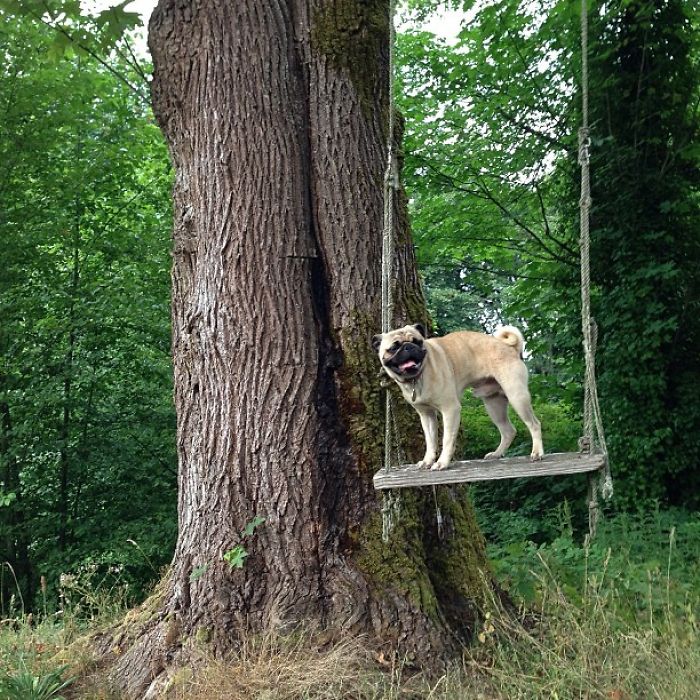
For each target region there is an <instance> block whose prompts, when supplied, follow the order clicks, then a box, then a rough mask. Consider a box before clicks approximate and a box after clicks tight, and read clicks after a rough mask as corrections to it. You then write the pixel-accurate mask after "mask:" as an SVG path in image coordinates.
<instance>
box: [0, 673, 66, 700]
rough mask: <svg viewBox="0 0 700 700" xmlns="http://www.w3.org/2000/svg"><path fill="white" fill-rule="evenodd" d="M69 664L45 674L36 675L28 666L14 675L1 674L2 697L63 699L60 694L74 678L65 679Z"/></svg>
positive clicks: (19, 699)
mask: <svg viewBox="0 0 700 700" xmlns="http://www.w3.org/2000/svg"><path fill="white" fill-rule="evenodd" d="M67 668H68V666H61V667H60V668H56V669H54V670H53V671H49V672H48V673H45V674H43V675H39V676H35V675H34V674H33V673H32V672H31V671H29V670H27V669H26V668H25V669H24V670H22V671H19V672H18V673H15V674H13V675H9V674H2V675H0V697H2V698H3V700H63V696H62V695H59V693H60V692H61V691H62V690H65V689H66V688H67V687H68V686H69V685H71V683H73V681H74V680H75V679H74V678H67V679H65V680H64V679H63V673H64V672H65V670H66V669H67Z"/></svg>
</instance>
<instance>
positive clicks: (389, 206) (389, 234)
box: [382, 0, 402, 543]
mask: <svg viewBox="0 0 700 700" xmlns="http://www.w3.org/2000/svg"><path fill="white" fill-rule="evenodd" d="M395 12H396V0H390V2H389V81H388V82H389V124H388V129H387V138H386V170H385V172H384V222H383V230H382V333H387V332H388V331H389V330H390V329H391V325H392V321H393V317H394V299H393V294H392V291H393V290H392V281H393V277H394V274H393V273H394V270H393V263H394V194H395V192H396V189H397V188H398V184H399V183H398V173H397V168H396V154H395V152H394V44H395V42H396V29H395V27H394V14H395ZM392 433H393V434H392ZM392 442H393V443H395V446H396V455H397V458H398V460H399V463H402V462H401V454H400V450H401V448H400V445H399V441H398V431H397V430H396V419H395V417H394V413H393V410H392V405H391V391H389V389H387V390H386V403H385V408H384V467H385V468H389V467H391V445H392ZM399 508H400V500H399V496H398V495H394V494H393V493H392V492H391V491H389V492H385V493H384V501H383V505H382V540H383V541H384V542H385V543H386V542H388V541H389V534H390V532H391V530H392V528H393V520H394V514H396V516H397V517H398V511H399Z"/></svg>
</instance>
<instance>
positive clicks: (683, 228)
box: [0, 0, 700, 618]
mask: <svg viewBox="0 0 700 700" xmlns="http://www.w3.org/2000/svg"><path fill="white" fill-rule="evenodd" d="M591 4H592V6H593V7H592V11H591V30H590V32H591V51H590V56H591V67H590V70H591V77H590V79H591V85H590V89H591V122H592V147H591V159H592V166H591V167H592V172H593V212H592V253H593V258H592V267H593V282H594V292H593V297H594V298H593V305H594V314H595V316H596V319H597V322H598V326H599V347H598V370H599V385H600V392H601V396H602V410H603V417H604V421H605V425H606V429H607V436H608V444H609V447H610V452H611V461H612V466H613V474H614V477H615V488H616V495H615V500H614V502H613V504H612V505H609V506H608V507H607V516H608V517H607V520H606V521H605V522H604V523H603V525H602V528H601V534H600V538H599V540H600V544H599V545H596V546H599V547H600V553H601V554H600V556H601V557H602V556H603V552H605V550H606V548H607V546H608V545H609V544H610V543H615V558H614V559H613V565H614V566H617V567H618V569H619V571H628V572H629V571H630V567H632V569H633V570H634V571H637V572H646V575H647V576H649V575H652V576H660V575H661V574H662V573H663V572H662V569H663V565H662V564H661V563H660V561H659V560H658V553H657V552H656V551H655V550H653V545H661V544H664V543H668V541H669V537H670V538H671V539H672V540H673V546H674V547H676V548H677V549H679V550H680V552H681V554H680V556H679V557H678V562H679V563H678V566H679V567H680V568H681V570H682V571H681V574H682V575H680V577H679V582H678V588H677V590H676V593H677V599H674V600H675V603H676V604H677V605H678V607H679V609H681V608H683V606H687V604H688V596H689V595H690V594H691V593H692V591H695V593H697V587H698V583H697V582H698V579H700V576H698V573H700V564H699V563H698V555H697V552H698V549H700V520H699V519H698V515H697V511H698V507H699V506H700V495H699V494H700V440H699V439H698V434H699V428H700V393H699V392H698V386H700V352H698V347H700V209H699V205H700V201H699V199H698V185H699V182H698V178H699V176H698V172H699V170H698V166H699V165H700V140H699V136H698V125H699V120H700V112H699V107H700V46H699V43H698V42H699V39H698V36H699V34H698V28H699V27H700V15H699V11H698V7H697V5H696V3H693V2H689V1H687V0H664V1H661V0H659V1H655V0H654V1H652V0H644V1H643V0H639V1H633V0H625V1H622V2H612V3H610V2H605V3H603V2H593V3H591ZM40 6H41V8H42V9H39V8H40ZM446 6H447V7H450V8H452V9H455V10H460V11H461V12H462V13H464V14H463V16H464V18H465V21H464V22H463V24H462V28H461V30H460V31H459V32H456V33H455V36H454V38H453V39H450V40H445V39H442V38H440V37H437V36H435V35H434V34H431V33H430V32H427V31H425V30H424V29H421V27H424V26H425V24H426V22H427V21H429V19H430V18H431V17H432V16H434V15H435V13H439V12H441V11H443V10H444V8H445V7H446ZM45 8H48V9H45ZM76 8H77V3H74V2H60V3H55V4H52V3H49V4H46V3H33V2H14V1H10V0H3V1H2V2H1V3H0V15H1V17H2V23H1V24H0V51H2V56H3V65H2V68H1V71H2V79H1V81H0V114H1V115H2V117H1V118H0V237H1V240H2V242H3V265H2V270H1V271H0V319H1V323H0V563H1V568H0V617H1V618H10V617H12V616H13V615H15V614H17V612H18V611H19V610H21V611H22V612H24V613H26V612H28V611H30V610H33V609H37V608H40V607H41V606H46V604H47V603H46V601H47V600H48V604H49V606H50V607H52V608H56V607H60V606H61V604H62V601H63V600H64V599H63V598H62V597H61V595H62V590H63V588H62V586H63V584H65V582H66V581H69V580H76V578H77V579H80V580H82V579H85V580H90V581H91V585H97V586H103V587H105V588H108V589H111V588H112V587H114V586H117V585H118V586H120V587H124V590H125V591H126V592H127V593H126V595H127V598H128V600H129V601H130V602H135V601H138V600H139V599H141V598H142V597H143V596H144V595H145V593H146V592H147V591H148V589H149V587H150V586H151V585H152V584H153V582H154V581H155V580H157V579H158V577H159V572H160V571H161V569H162V567H164V566H166V565H167V563H168V562H169V560H170V558H171V556H172V550H173V545H174V542H175V537H176V526H177V523H176V489H177V464H176V455H175V417H174V411H173V405H172V379H171V374H172V366H171V357H170V329H169V303H170V280H169V268H170V254H169V251H170V245H171V244H170V235H171V203H170V190H171V186H172V173H171V167H170V164H169V161H168V156H167V152H166V148H165V146H164V143H163V140H162V137H161V135H160V132H159V130H158V128H157V127H156V126H155V124H154V121H153V117H152V115H151V112H150V107H149V99H148V80H149V74H148V71H149V67H148V65H147V62H146V61H145V60H143V59H142V58H141V56H140V55H139V54H138V50H137V49H135V45H134V38H133V35H132V34H131V33H130V32H131V31H132V30H134V29H135V27H136V25H137V24H138V17H137V16H134V15H133V14H132V13H130V12H129V11H128V8H126V9H125V7H124V6H123V5H122V6H119V7H117V8H115V9H112V10H110V11H105V12H102V13H99V14H95V15H94V16H93V17H92V18H91V19H90V18H86V17H85V16H82V18H81V19H80V20H77V19H75V12H76ZM401 16H402V21H401V24H400V32H399V35H398V39H397V54H398V56H397V58H398V68H397V83H398V84H397V90H396V100H397V104H398V107H399V109H400V111H401V113H402V115H403V118H404V129H405V131H404V142H403V152H402V157H403V166H404V167H403V181H404V185H405V188H406V191H407V194H408V196H409V201H410V211H411V220H412V229H413V236H414V240H415V243H416V246H417V255H418V259H419V267H420V270H421V272H422V275H423V284H424V290H425V294H426V297H427V300H428V304H429V307H430V310H431V313H432V317H433V322H434V325H435V331H436V332H438V333H446V332H449V331H451V330H455V329H457V328H469V329H475V330H484V331H492V330H493V329H494V328H495V327H496V326H498V325H499V324H502V323H512V324H514V325H517V326H520V327H521V328H522V329H523V331H524V333H525V335H526V338H527V342H528V345H527V348H528V357H527V360H528V365H529V368H530V373H531V387H532V393H533V396H534V399H535V411H536V413H537V414H538V415H539V416H540V419H541V420H542V423H543V430H544V436H545V449H546V450H547V451H550V452H551V451H567V450H575V449H576V441H577V438H578V437H579V435H580V432H581V427H580V418H581V415H580V414H581V403H582V392H581V376H582V351H581V331H580V320H579V313H580V295H579V287H578V285H579V282H578V242H577V235H578V218H577V216H578V215H577V208H578V187H579V185H578V166H577V144H576V131H577V128H578V126H579V123H580V84H579V79H580V49H579V34H578V32H579V15H578V9H577V3H571V2H568V1H566V0H559V1H557V0H533V1H532V2H527V3H524V2H517V1H516V0H498V1H496V2H481V3H473V2H456V3H437V2H433V1H432V0H412V1H411V2H409V3H407V4H406V5H405V6H404V7H402V8H401ZM378 235H379V232H378ZM407 320H410V319H407ZM494 433H495V430H494V428H493V427H492V426H491V424H490V421H489V419H488V417H487V416H486V414H485V412H484V411H483V408H482V407H481V406H480V405H479V404H478V402H476V401H472V400H470V399H465V402H464V406H463V429H462V438H461V446H460V450H459V454H460V456H461V457H462V458H470V457H480V456H481V455H483V454H484V453H485V452H487V451H489V450H490V449H491V448H492V447H493V443H494V440H495V439H496V437H495V435H494ZM526 435H527V432H526V431H525V430H524V429H523V428H522V426H520V429H519V438H518V440H519V441H518V442H516V444H515V445H514V447H513V450H512V453H513V454H526V453H527V452H528V451H529V447H528V444H527V438H526ZM472 493H473V497H474V499H475V502H476V505H477V511H478V513H479V517H480V523H481V526H482V529H483V531H484V533H485V535H486V537H487V539H488V540H489V542H490V551H491V554H492V559H493V562H494V568H495V570H496V573H497V574H500V576H501V578H502V581H503V582H504V584H505V585H506V586H510V587H511V588H512V590H513V592H514V594H516V595H518V596H522V598H523V599H532V598H533V597H536V595H537V592H536V587H537V586H536V581H535V580H534V579H533V577H532V576H531V575H530V569H531V567H532V566H533V561H534V556H535V554H538V555H539V556H550V557H551V559H550V561H552V562H559V563H560V564H561V567H560V570H561V572H562V575H563V576H565V577H566V576H571V577H574V576H575V575H576V574H577V572H578V571H579V569H580V568H581V567H582V566H583V561H584V549H583V534H584V532H585V513H586V504H585V502H584V494H585V480H582V479H579V478H578V477H567V478H555V479H550V480H546V481H543V480H538V481H522V482H520V481H516V482H509V483H507V484H491V485H484V486H479V487H478V488H473V489H472ZM585 556H588V554H586V555H585ZM640 576H641V578H644V575H642V574H641V573H640ZM66 577H68V578H66ZM71 577H72V578H71ZM630 581H632V578H630ZM42 582H44V583H42ZM62 582H63V583H62ZM635 585H637V583H634V582H633V583H631V586H632V587H633V588H634V586H635ZM639 586H640V590H639V591H632V594H633V595H637V594H639V595H645V594H646V593H645V591H646V588H645V586H646V584H645V583H644V581H641V583H639Z"/></svg>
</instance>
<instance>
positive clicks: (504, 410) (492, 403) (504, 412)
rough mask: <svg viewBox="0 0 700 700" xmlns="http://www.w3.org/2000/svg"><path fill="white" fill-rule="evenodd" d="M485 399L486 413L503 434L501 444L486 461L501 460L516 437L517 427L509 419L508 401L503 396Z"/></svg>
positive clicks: (494, 395) (498, 395) (486, 456)
mask: <svg viewBox="0 0 700 700" xmlns="http://www.w3.org/2000/svg"><path fill="white" fill-rule="evenodd" d="M483 399H484V406H485V408H486V412H487V413H488V414H489V416H490V417H491V420H492V421H493V422H494V424H495V425H496V427H497V428H498V432H499V433H500V434H501V442H500V443H499V445H498V447H497V448H496V449H495V450H494V451H493V452H489V453H488V454H487V455H485V456H484V459H499V458H500V457H503V455H504V453H505V451H506V450H507V449H508V448H509V447H510V444H511V442H513V438H514V437H515V427H514V426H513V424H512V423H511V422H510V418H508V399H507V398H506V397H505V396H504V395H503V394H492V395H491V396H484V397H483Z"/></svg>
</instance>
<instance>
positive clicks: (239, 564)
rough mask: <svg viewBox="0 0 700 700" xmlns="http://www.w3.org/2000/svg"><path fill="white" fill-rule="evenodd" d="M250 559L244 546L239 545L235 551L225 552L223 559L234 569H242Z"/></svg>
mask: <svg viewBox="0 0 700 700" xmlns="http://www.w3.org/2000/svg"><path fill="white" fill-rule="evenodd" d="M247 558H248V552H247V551H246V550H245V549H244V548H243V546H242V545H240V544H237V545H236V546H235V547H234V548H233V549H229V550H228V552H224V555H223V559H224V561H225V562H226V563H228V565H229V566H230V567H231V568H232V569H242V568H243V566H244V565H245V560H246V559H247Z"/></svg>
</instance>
